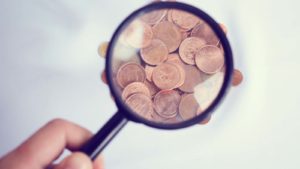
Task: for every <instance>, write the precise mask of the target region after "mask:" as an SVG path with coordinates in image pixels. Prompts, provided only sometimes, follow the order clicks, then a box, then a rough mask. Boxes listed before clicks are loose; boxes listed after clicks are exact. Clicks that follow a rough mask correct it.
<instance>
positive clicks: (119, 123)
mask: <svg viewBox="0 0 300 169" xmlns="http://www.w3.org/2000/svg"><path fill="white" fill-rule="evenodd" d="M127 122H128V120H127V119H126V118H125V117H124V116H123V115H122V113H120V112H117V113H116V114H115V115H114V116H113V117H111V118H110V120H109V121H108V122H107V123H106V124H105V125H104V126H103V127H102V128H101V129H100V130H99V131H98V132H97V133H96V134H95V135H94V136H93V137H92V138H91V139H90V140H89V141H88V142H87V143H86V144H85V145H83V146H82V147H81V149H80V151H81V152H83V153H85V154H87V155H88V156H89V157H90V158H91V159H92V160H95V159H96V158H97V156H98V155H99V153H100V152H101V151H102V150H103V149H104V148H105V147H106V146H107V145H108V143H109V142H110V141H111V140H112V139H113V138H114V137H115V136H116V135H117V134H118V133H119V131H120V130H121V129H122V128H123V127H124V126H125V124H126V123H127Z"/></svg>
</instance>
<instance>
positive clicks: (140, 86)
mask: <svg viewBox="0 0 300 169" xmlns="http://www.w3.org/2000/svg"><path fill="white" fill-rule="evenodd" d="M136 93H140V94H144V95H146V96H148V97H151V95H150V90H149V89H148V87H147V86H146V85H145V84H144V83H142V82H133V83H130V84H129V85H127V86H126V87H125V88H124V90H123V92H122V99H123V100H126V99H127V98H128V97H129V96H131V95H133V94H136Z"/></svg>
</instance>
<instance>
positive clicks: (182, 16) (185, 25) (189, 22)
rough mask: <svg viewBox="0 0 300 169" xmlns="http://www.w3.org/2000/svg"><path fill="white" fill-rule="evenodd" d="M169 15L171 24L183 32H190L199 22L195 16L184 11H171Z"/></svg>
mask: <svg viewBox="0 0 300 169" xmlns="http://www.w3.org/2000/svg"><path fill="white" fill-rule="evenodd" d="M171 14H172V20H173V22H174V23H175V24H176V25H178V26H179V27H181V28H182V29H184V30H191V29H192V28H193V27H195V26H196V25H197V24H198V23H199V22H200V19H199V18H198V17H197V16H195V15H193V14H191V13H188V12H185V11H181V10H173V11H172V13H171Z"/></svg>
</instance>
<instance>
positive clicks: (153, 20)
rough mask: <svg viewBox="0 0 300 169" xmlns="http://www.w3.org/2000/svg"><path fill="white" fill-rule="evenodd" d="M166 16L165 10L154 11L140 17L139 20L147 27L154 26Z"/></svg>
mask: <svg viewBox="0 0 300 169" xmlns="http://www.w3.org/2000/svg"><path fill="white" fill-rule="evenodd" d="M166 14H167V10H163V9H161V10H155V11H151V12H148V13H146V14H144V15H143V16H141V20H142V21H144V22H146V23H147V24H149V25H155V24H157V23H159V22H160V21H161V20H162V19H163V18H164V17H165V16H166Z"/></svg>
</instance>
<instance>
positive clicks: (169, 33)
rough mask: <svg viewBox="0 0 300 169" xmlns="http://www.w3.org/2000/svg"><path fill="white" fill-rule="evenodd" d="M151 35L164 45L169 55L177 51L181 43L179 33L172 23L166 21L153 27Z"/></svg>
mask: <svg viewBox="0 0 300 169" xmlns="http://www.w3.org/2000/svg"><path fill="white" fill-rule="evenodd" d="M153 35H154V37H155V38H157V39H160V40H162V41H163V42H164V43H165V44H166V46H167V48H168V50H169V52H170V53H171V52H173V51H175V50H177V49H178V47H179V45H180V43H181V32H180V31H179V29H178V28H177V27H176V26H175V25H174V24H173V23H171V22H168V21H163V22H160V23H159V24H157V25H155V26H154V27H153Z"/></svg>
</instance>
